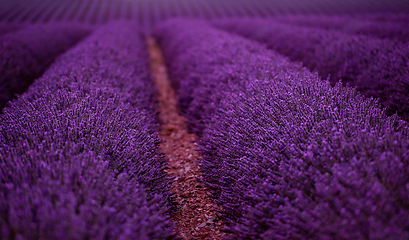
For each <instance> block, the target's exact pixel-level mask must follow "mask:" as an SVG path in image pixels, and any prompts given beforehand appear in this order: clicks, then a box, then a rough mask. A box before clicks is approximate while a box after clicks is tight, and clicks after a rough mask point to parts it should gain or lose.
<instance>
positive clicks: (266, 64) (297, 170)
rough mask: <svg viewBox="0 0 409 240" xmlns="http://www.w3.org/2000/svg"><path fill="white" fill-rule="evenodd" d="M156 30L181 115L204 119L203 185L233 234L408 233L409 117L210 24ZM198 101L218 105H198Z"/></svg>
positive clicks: (250, 236)
mask: <svg viewBox="0 0 409 240" xmlns="http://www.w3.org/2000/svg"><path fill="white" fill-rule="evenodd" d="M156 36H157V37H158V39H159V41H160V43H161V46H162V47H163V50H164V53H165V56H166V59H167V62H168V66H169V70H170V73H171V77H172V78H173V81H175V85H176V86H177V85H179V89H178V92H179V93H180V94H181V96H182V95H183V96H189V97H190V103H189V104H187V105H186V106H183V105H182V108H183V111H185V112H186V116H187V117H188V118H189V116H190V118H191V119H192V118H193V117H192V116H195V117H194V118H195V121H192V120H191V119H190V122H191V124H192V123H193V125H194V124H196V123H197V122H198V121H200V120H202V121H204V124H203V125H204V126H203V128H202V129H203V130H202V137H201V138H200V142H199V144H200V148H201V150H202V153H203V159H202V160H201V170H202V171H203V176H204V177H203V178H204V179H203V180H204V181H205V183H206V184H207V186H208V188H209V189H211V190H212V192H213V195H214V197H215V198H216V200H217V202H218V203H219V204H221V205H222V208H223V213H224V217H225V220H226V221H227V222H228V223H229V226H228V228H227V230H228V231H230V232H231V233H232V234H231V235H230V236H229V237H228V238H229V239H407V238H408V237H409V231H408V229H409V218H408V216H409V198H408V196H409V187H408V182H409V177H408V176H409V138H408V125H407V123H406V122H404V121H401V120H400V119H399V117H397V116H396V115H394V116H392V117H386V115H385V114H384V112H383V110H382V109H381V108H379V104H378V103H377V102H376V101H374V100H373V99H366V98H364V97H363V96H362V95H360V94H358V93H357V92H356V90H354V89H352V88H350V87H344V86H342V85H341V84H337V85H336V86H331V85H330V83H329V82H327V81H322V80H321V79H320V78H319V77H318V75H317V74H312V73H310V72H309V71H307V70H306V69H305V68H303V67H302V66H300V65H299V64H296V63H290V62H288V60H287V59H286V58H283V57H281V56H279V55H277V54H275V53H274V52H271V51H268V50H266V49H264V50H263V48H262V47H261V46H260V45H257V44H256V43H254V42H250V41H247V40H244V39H241V38H240V37H238V36H233V35H228V34H226V33H221V32H220V31H218V30H215V29H212V28H210V27H208V26H206V25H205V24H198V23H194V22H192V23H187V22H184V21H173V22H168V23H167V24H164V25H162V26H161V27H160V28H159V29H157V31H156ZM194 57H196V58H194ZM194 59H197V60H196V61H195V60H194ZM225 59H230V60H229V61H227V62H226V60H225ZM241 59H247V60H248V61H247V62H246V61H244V60H243V61H242V60H241ZM254 59H256V60H254ZM257 60H260V61H257ZM240 64H242V65H240ZM181 66H182V67H181ZM250 66H252V68H250ZM230 69H232V70H240V69H243V70H242V71H241V72H240V74H237V75H234V74H235V73H234V72H231V74H227V73H226V72H228V73H229V72H230ZM246 72H247V73H246ZM203 73H207V74H204V75H203ZM197 76H202V77H201V78H199V77H197ZM185 85H186V86H192V85H194V86H192V87H191V88H190V89H191V91H186V90H185V88H183V87H182V86H185ZM203 86H205V88H204V89H206V91H204V90H200V91H199V90H196V89H195V87H197V88H203ZM189 93H190V95H189ZM202 99H203V100H204V99H207V100H206V102H204V101H201V100H202ZM182 100H183V98H182ZM195 101H197V102H198V104H199V103H200V102H201V103H202V104H203V106H209V105H210V106H212V108H213V111H210V112H206V111H202V112H200V111H199V109H198V108H197V109H196V110H193V109H192V108H191V105H193V104H194V103H195ZM181 103H184V102H183V101H181ZM209 108H210V107H209ZM200 117H201V118H200Z"/></svg>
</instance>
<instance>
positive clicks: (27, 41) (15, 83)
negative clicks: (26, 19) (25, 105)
mask: <svg viewBox="0 0 409 240" xmlns="http://www.w3.org/2000/svg"><path fill="white" fill-rule="evenodd" d="M90 30H91V29H90V28H89V27H86V26H83V25H78V24H71V23H54V24H43V25H31V26H26V27H25V28H23V29H21V30H19V31H16V32H12V33H9V34H6V35H3V36H1V37H0V109H1V108H3V107H4V106H5V105H6V103H7V102H8V101H9V100H10V99H12V98H13V97H14V95H15V94H21V93H23V92H24V90H26V89H27V87H28V86H29V85H30V84H31V83H32V82H33V81H34V79H36V78H38V77H40V76H41V74H42V73H43V72H44V71H45V70H46V69H47V68H48V67H49V66H50V64H51V63H52V62H53V61H54V60H55V58H56V57H57V56H58V55H60V54H61V53H63V52H64V51H66V50H67V49H69V48H70V47H72V46H73V45H74V44H76V43H77V42H78V41H80V40H81V39H83V38H84V37H85V36H87V35H88V34H89V33H90Z"/></svg>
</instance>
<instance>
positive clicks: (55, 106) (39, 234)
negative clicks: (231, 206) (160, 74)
mask: <svg viewBox="0 0 409 240" xmlns="http://www.w3.org/2000/svg"><path fill="white" fill-rule="evenodd" d="M154 100H155V89H154V85H153V82H152V81H151V80H150V78H149V66H148V55H147V48H146V45H145V42H144V38H143V37H142V35H141V34H140V33H139V31H138V28H137V25H136V24H135V23H132V22H116V23H111V24H109V25H107V26H105V27H102V28H100V29H97V30H96V31H95V33H94V34H92V35H91V36H90V37H88V38H87V39H86V40H84V41H83V42H81V43H80V44H78V45H77V46H76V47H75V48H73V49H71V50H69V51H68V52H67V53H65V54H63V55H61V56H60V57H59V58H58V59H57V60H56V62H55V63H53V64H52V66H51V67H50V68H49V69H48V70H47V71H46V72H45V73H44V75H43V76H42V77H41V78H39V79H37V80H36V81H35V82H34V83H33V84H32V85H31V86H30V87H29V89H28V90H27V91H26V92H25V93H24V94H22V95H21V96H19V97H18V99H16V100H13V101H12V102H11V103H10V104H9V106H7V107H6V108H4V114H3V115H1V116H0V130H1V134H0V225H1V228H0V236H1V237H0V238H1V239H7V238H18V239H37V238H40V239H173V238H174V237H175V235H174V233H172V229H173V226H172V224H171V222H170V219H169V212H170V211H171V209H172V206H173V202H172V200H171V195H170V192H169V190H170V181H169V179H168V177H166V175H165V173H164V172H163V171H162V170H163V169H164V168H165V165H166V161H165V159H164V158H163V156H162V154H160V153H159V152H158V143H159V139H158V136H157V132H156V127H157V120H156V112H155V109H154Z"/></svg>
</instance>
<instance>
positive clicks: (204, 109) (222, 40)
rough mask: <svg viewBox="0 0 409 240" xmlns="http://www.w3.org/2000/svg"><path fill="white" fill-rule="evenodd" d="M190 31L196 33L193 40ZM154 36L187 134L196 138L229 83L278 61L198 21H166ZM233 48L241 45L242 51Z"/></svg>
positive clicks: (240, 80) (240, 82) (264, 52)
mask: <svg viewBox="0 0 409 240" xmlns="http://www.w3.org/2000/svg"><path fill="white" fill-rule="evenodd" d="M170 26H171V27H170ZM204 26H205V27H204ZM191 28H192V29H197V31H195V32H194V33H195V34H196V35H195V37H194V38H193V37H192V36H191V35H192V31H193V30H191ZM154 35H155V37H156V38H157V40H158V42H159V44H160V45H161V47H162V51H163V54H164V56H165V61H166V63H167V65H168V71H169V75H170V79H171V81H172V84H173V85H174V87H175V88H176V90H177V93H178V96H179V105H180V106H181V111H182V113H183V114H184V116H185V117H186V118H187V120H188V122H189V128H190V130H192V131H193V132H195V133H196V134H198V135H201V134H202V132H203V129H204V127H205V125H206V123H207V122H208V121H209V117H210V116H212V114H213V113H214V111H216V109H217V104H218V103H219V102H220V100H221V99H223V98H224V95H223V92H229V91H230V89H229V85H228V83H231V84H238V85H241V84H243V78H247V77H248V76H249V75H251V74H253V75H254V76H255V75H257V74H258V72H259V71H260V69H257V68H262V67H263V68H265V69H267V68H266V67H264V63H269V61H271V58H272V56H274V58H278V57H277V55H276V54H273V53H270V52H268V51H266V49H265V48H264V47H262V46H261V45H259V44H254V43H251V42H249V41H245V40H243V39H242V38H238V37H236V36H232V35H231V34H228V33H226V32H223V31H220V30H219V31H217V30H216V29H212V28H209V27H208V25H207V24H205V23H204V22H199V21H193V22H188V21H187V22H186V21H185V20H173V21H169V22H167V23H165V24H163V25H161V26H160V27H159V28H157V29H156V31H155V34H154ZM230 45H232V46H230ZM234 45H240V46H241V49H240V48H237V47H235V46H234ZM209 49H211V50H209ZM209 51H212V52H218V53H219V54H210V53H209ZM243 53H247V54H243ZM269 55H272V56H269ZM232 56H235V57H232ZM205 62H206V63H209V64H204V63H205ZM215 78H216V79H217V81H214V79H215Z"/></svg>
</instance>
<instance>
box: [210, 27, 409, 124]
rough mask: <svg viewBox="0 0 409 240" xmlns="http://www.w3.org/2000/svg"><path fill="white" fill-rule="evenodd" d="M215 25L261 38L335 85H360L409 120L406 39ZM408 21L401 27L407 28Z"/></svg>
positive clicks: (293, 29)
mask: <svg viewBox="0 0 409 240" xmlns="http://www.w3.org/2000/svg"><path fill="white" fill-rule="evenodd" d="M374 24H375V23H374ZM215 25H216V26H217V27H220V28H222V29H224V30H228V31H230V32H234V33H237V34H240V35H242V36H245V37H246V38H250V39H253V40H257V41H260V42H262V43H264V44H266V45H267V46H268V48H271V49H274V50H275V51H277V52H279V53H280V54H283V55H285V56H287V57H289V58H290V59H291V60H293V61H300V62H302V63H303V65H304V66H306V67H307V68H309V69H310V70H311V71H318V73H319V74H320V75H321V77H323V78H327V77H328V75H330V81H331V83H332V85H334V84H335V83H336V82H338V81H339V80H342V81H343V83H348V84H350V85H351V86H354V87H355V86H356V87H357V89H358V91H360V92H361V93H362V94H364V95H365V96H367V97H375V98H378V99H379V100H380V102H381V103H382V104H383V106H385V107H387V110H386V111H387V114H388V115H392V114H394V113H396V112H397V113H398V114H399V115H400V116H401V117H402V118H403V119H405V120H409V94H408V93H409V68H408V62H409V48H408V47H407V44H406V43H401V42H399V41H396V40H392V39H379V38H376V37H373V36H371V35H373V34H374V33H373V32H372V33H371V34H369V36H367V35H354V34H348V33H345V32H342V31H337V30H323V29H320V28H308V27H302V26H295V25H287V24H283V23H280V22H277V21H274V20H251V19H248V20H242V21H239V20H234V21H223V22H218V23H215ZM375 25H377V23H376V24H375ZM381 25H382V24H381ZM403 25H404V24H403V23H402V24H401V25H400V26H401V28H402V29H403V30H404V27H403ZM371 26H372V25H371ZM372 27H373V26H372ZM363 29H368V28H365V27H363ZM361 30H362V29H361ZM395 30H396V29H395ZM360 33H362V34H363V33H364V32H363V31H361V32H360ZM401 37H402V36H401ZM402 38H403V37H402ZM407 40H409V39H407Z"/></svg>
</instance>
